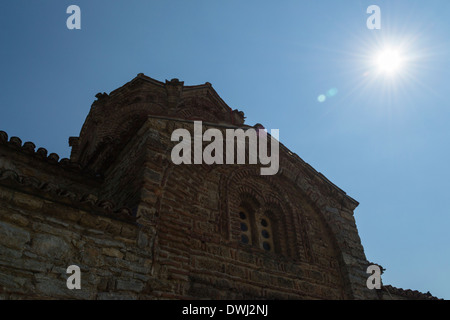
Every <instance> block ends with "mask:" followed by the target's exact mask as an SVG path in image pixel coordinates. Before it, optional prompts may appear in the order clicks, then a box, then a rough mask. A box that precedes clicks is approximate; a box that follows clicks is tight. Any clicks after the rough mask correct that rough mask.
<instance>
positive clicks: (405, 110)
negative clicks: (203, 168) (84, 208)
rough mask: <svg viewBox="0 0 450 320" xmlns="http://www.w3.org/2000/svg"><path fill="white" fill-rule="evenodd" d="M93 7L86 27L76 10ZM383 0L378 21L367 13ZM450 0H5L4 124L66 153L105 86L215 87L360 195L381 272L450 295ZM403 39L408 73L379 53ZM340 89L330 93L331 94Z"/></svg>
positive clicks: (363, 224) (360, 215) (0, 28)
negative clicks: (145, 82)
mask: <svg viewBox="0 0 450 320" xmlns="http://www.w3.org/2000/svg"><path fill="white" fill-rule="evenodd" d="M71 4H76V5H78V6H80V8H81V30H68V29H67V28H66V19H67V17H68V16H69V15H68V14H66V8H67V7H68V6H69V5H71ZM371 4H376V5H378V6H379V7H380V8H381V29H380V30H369V29H368V28H367V27H366V20H367V18H368V17H369V14H367V13H366V9H367V7H368V6H369V5H371ZM449 12H450V1H448V0H441V1H437V0H434V1H433V0H427V1H425V0H420V1H417V0H416V1H414V0H408V1H406V0H396V1H382V0H370V1H361V0H347V1H327V0H317V1H306V0H304V1H300V0H296V1H261V0H259V1H229V0H227V1H206V0H205V1H197V0H193V1H137V0H136V1H124V0H115V1H106V0H95V1H84V0H72V1H62V0H53V1H50V0H42V1H31V0H28V1H23V0H14V1H13V0H9V1H1V2H0V44H1V50H0V70H1V72H0V84H1V94H0V107H1V113H0V130H4V131H6V132H7V133H8V134H9V136H18V137H20V138H21V139H22V141H33V142H34V143H35V144H36V145H37V146H38V147H45V148H47V149H48V151H49V152H56V153H58V154H59V155H60V156H61V157H69V152H70V149H69V147H68V142H67V140H68V137H69V136H78V134H79V131H80V129H81V125H82V124H83V122H84V119H85V117H86V115H87V114H88V112H89V109H90V105H91V103H92V102H93V101H94V100H95V98H94V96H95V94H96V93H97V92H107V93H109V92H110V91H112V90H114V89H116V88H117V87H119V86H121V85H123V84H125V83H126V82H128V81H129V80H131V79H132V78H134V77H135V76H136V75H137V74H138V73H140V72H142V73H144V74H146V75H148V76H150V77H152V78H155V79H157V80H160V81H164V80H165V79H171V78H179V79H180V80H182V81H184V82H185V84H186V85H196V84H202V83H205V82H206V81H208V82H211V83H212V85H213V87H214V88H215V89H216V91H217V92H218V93H219V95H220V96H221V97H222V98H223V99H224V101H226V102H227V103H228V105H229V106H230V107H232V108H233V109H234V108H237V109H240V110H243V111H244V112H245V114H246V116H247V123H248V124H250V125H253V124H255V123H257V122H259V123H262V124H263V125H264V126H265V127H266V128H268V129H272V128H273V129H279V130H280V140H281V142H282V143H283V144H285V145H286V146H287V147H288V148H290V149H291V150H292V151H293V152H295V153H297V154H298V155H299V156H300V157H301V158H302V159H304V160H305V161H306V162H308V163H309V164H311V165H312V166H313V167H314V168H315V169H316V170H318V171H320V172H322V173H323V174H324V175H325V176H326V177H328V178H329V179H330V180H331V181H332V182H334V183H335V184H336V185H338V186H339V187H340V188H342V189H343V190H345V191H346V192H347V193H348V194H349V195H350V196H352V197H353V198H355V199H356V200H358V201H359V202H360V205H359V207H358V208H357V209H356V211H355V218H356V222H357V226H358V229H359V233H360V237H361V240H362V244H363V246H364V248H365V253H366V255H367V258H368V260H369V261H373V262H376V263H379V264H381V265H382V266H384V267H385V268H386V269H387V270H386V272H385V274H384V275H383V282H384V283H385V284H391V285H393V286H396V287H401V288H405V289H414V290H420V291H422V292H427V291H430V292H431V293H432V294H434V295H436V296H438V297H440V298H445V299H450V275H449V270H450V254H449V248H448V245H449V243H450V241H449V240H450V235H449V230H448V228H449V225H450V216H449V214H450V166H449V163H450V149H449V141H450V127H449V120H450V108H449V107H450V106H449V104H450V102H449V95H450V87H449V78H450V42H449V34H450V20H449ZM389 44H390V45H391V46H394V47H395V46H401V50H402V52H403V53H402V55H403V56H404V59H405V61H404V63H403V67H402V68H401V69H400V70H398V72H397V73H396V74H394V75H392V76H390V77H388V76H385V75H378V74H376V70H375V69H374V67H373V66H372V65H371V61H372V59H373V56H374V55H376V53H377V52H378V51H379V50H381V49H382V48H384V47H385V46H387V45H389ZM332 88H335V89H336V90H337V91H336V90H335V91H334V92H335V93H336V92H337V94H335V95H334V96H330V97H328V98H327V99H326V100H325V101H324V102H319V101H318V96H319V95H320V94H324V95H326V93H327V91H328V90H330V89H332Z"/></svg>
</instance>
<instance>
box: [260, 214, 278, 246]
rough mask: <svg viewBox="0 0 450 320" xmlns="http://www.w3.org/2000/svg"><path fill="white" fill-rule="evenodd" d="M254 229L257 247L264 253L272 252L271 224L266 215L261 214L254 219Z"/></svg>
mask: <svg viewBox="0 0 450 320" xmlns="http://www.w3.org/2000/svg"><path fill="white" fill-rule="evenodd" d="M256 229H257V232H258V235H257V238H258V243H259V247H260V248H261V249H263V250H265V251H268V252H273V251H274V243H273V232H272V223H271V221H270V219H269V217H268V214H261V215H260V216H259V217H258V219H256Z"/></svg>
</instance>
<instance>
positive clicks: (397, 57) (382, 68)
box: [374, 48, 405, 76]
mask: <svg viewBox="0 0 450 320" xmlns="http://www.w3.org/2000/svg"><path fill="white" fill-rule="evenodd" d="M374 60H375V61H374V64H375V66H376V69H377V70H378V72H379V73H383V74H386V75H389V76H393V75H395V74H398V73H399V72H400V71H401V70H402V67H403V64H404V62H405V58H404V56H403V55H402V53H401V52H400V50H398V49H396V48H385V49H383V50H381V51H380V52H378V54H376V56H375V59H374Z"/></svg>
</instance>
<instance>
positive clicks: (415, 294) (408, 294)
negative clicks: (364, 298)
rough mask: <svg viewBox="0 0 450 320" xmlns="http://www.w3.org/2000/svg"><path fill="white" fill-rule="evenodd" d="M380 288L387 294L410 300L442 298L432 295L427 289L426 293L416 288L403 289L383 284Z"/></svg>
mask: <svg viewBox="0 0 450 320" xmlns="http://www.w3.org/2000/svg"><path fill="white" fill-rule="evenodd" d="M381 289H382V290H383V291H386V292H387V293H388V294H395V295H397V296H401V297H405V298H407V299H410V300H443V299H439V298H437V297H435V296H433V295H432V294H431V293H430V292H429V291H428V292H427V293H422V292H420V291H417V290H410V289H406V290H405V289H401V288H396V287H393V286H391V285H386V286H383V287H382V288H381Z"/></svg>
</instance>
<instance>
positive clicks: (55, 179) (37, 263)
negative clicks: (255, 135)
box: [0, 75, 379, 299]
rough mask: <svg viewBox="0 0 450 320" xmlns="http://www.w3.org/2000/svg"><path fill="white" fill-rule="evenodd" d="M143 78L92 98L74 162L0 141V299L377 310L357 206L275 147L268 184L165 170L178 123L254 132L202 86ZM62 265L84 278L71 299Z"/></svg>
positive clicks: (230, 168) (182, 168)
mask: <svg viewBox="0 0 450 320" xmlns="http://www.w3.org/2000/svg"><path fill="white" fill-rule="evenodd" d="M148 79H150V78H148ZM148 79H147V78H145V77H144V76H142V75H140V76H138V77H137V79H135V80H136V81H135V80H133V81H132V82H130V83H129V84H127V85H125V86H124V87H122V88H119V89H118V90H116V91H114V92H112V93H111V94H110V95H106V94H104V95H98V99H99V100H98V101H97V102H96V103H94V104H93V106H92V109H91V113H90V115H89V116H88V119H87V121H86V123H85V125H84V126H83V130H82V132H81V135H80V138H78V137H73V138H71V139H70V143H71V145H72V147H73V152H72V158H71V160H69V159H61V160H60V159H59V157H58V156H57V155H54V154H51V155H48V156H47V152H46V150H43V149H42V148H40V149H38V150H37V151H35V150H34V149H35V146H34V145H33V144H32V143H28V142H27V143H25V144H23V145H22V142H21V141H20V139H18V138H15V137H12V138H10V139H9V140H8V137H7V135H6V134H5V133H3V132H0V295H1V296H0V297H2V298H5V299H20V298H27V299H47V298H48V299H54V298H64V299H65V298H74V299H116V298H117V299H167V298H168V299H186V298H191V299H197V298H200V299H378V298H379V297H378V296H377V295H376V293H375V292H374V291H371V290H368V289H367V287H366V280H367V277H368V275H367V274H366V269H367V266H368V265H369V263H368V262H367V260H366V257H365V255H364V250H363V247H362V245H361V241H360V238H359V235H358V231H357V227H356V223H355V219H354V216H353V211H354V209H355V208H356V206H357V205H358V203H357V202H356V201H355V200H353V199H352V198H351V197H349V196H348V195H346V194H345V192H344V191H342V190H341V189H339V188H338V187H337V186H335V185H334V184H332V183H331V182H330V181H328V180H327V179H326V178H325V177H324V176H323V175H321V174H320V173H318V172H317V171H315V170H314V169H313V168H312V167H311V166H309V165H308V164H307V163H305V162H304V161H303V160H302V159H301V158H299V157H298V156H297V155H296V154H293V153H292V152H291V151H289V149H287V148H286V147H285V146H283V145H280V170H279V172H278V173H277V174H276V175H274V176H261V175H260V170H259V168H260V165H204V164H201V165H200V164H198V165H194V164H192V165H178V166H177V165H174V164H173V162H172V161H171V157H170V154H171V150H172V148H173V146H174V145H175V144H176V143H175V142H172V141H171V134H172V132H173V131H174V130H175V129H177V128H185V129H188V130H189V131H190V132H193V120H192V119H180V118H179V117H180V116H183V117H187V118H188V117H191V116H193V117H194V118H196V117H200V118H202V114H203V113H205V112H206V113H205V114H204V118H206V119H212V120H214V121H215V120H217V121H218V122H215V123H208V122H204V123H203V124H204V128H203V129H204V130H206V129H208V128H218V129H221V130H222V132H225V129H227V128H237V127H238V126H239V127H242V128H247V129H248V128H250V127H249V126H245V125H242V121H243V114H241V113H240V112H238V111H237V110H231V109H230V108H229V107H228V106H226V104H225V103H224V102H223V101H222V100H221V99H220V97H218V95H217V94H216V93H215V91H213V90H212V88H211V86H210V84H205V85H202V86H198V87H195V86H194V87H189V88H185V87H183V83H182V82H178V81H175V80H173V81H171V82H167V83H166V84H165V85H164V84H163V83H160V82H157V81H155V80H152V81H150V80H148ZM152 88H153V89H152ZM165 95H167V96H165ZM147 100H148V101H150V100H151V101H153V104H150V107H147V104H146V101H147ZM123 101H125V102H126V103H125V102H123ZM148 101H147V102H148ZM210 103H212V104H213V105H214V108H209V109H208V108H207V107H208V106H209V104H210ZM122 104H125V105H126V106H125V109H121V106H122ZM164 104H167V106H168V107H169V109H168V111H167V114H164V112H165V109H164ZM156 105H157V106H158V107H157V108H156V107H155V106H156ZM152 108H153V109H155V108H156V109H155V110H157V112H156V113H157V114H153V115H152V114H151V113H152V110H153V109H152ZM103 109H104V110H103ZM102 110H103V111H102ZM134 113H136V114H134ZM124 114H126V117H125V118H124V117H122V116H121V115H124ZM92 143H94V144H92ZM242 210H248V215H249V216H250V217H251V218H249V220H248V226H247V227H249V228H250V231H249V232H248V234H249V235H251V237H250V238H251V241H250V243H244V242H243V241H242V232H243V231H242V230H243V229H242V226H241V224H242V223H243V221H242V218H241V217H240V212H241V211H242ZM261 217H265V219H267V220H268V221H270V241H271V242H270V249H264V247H263V246H262V245H261V244H262V242H261V241H260V239H261V238H260V236H259V234H260V229H258V228H261V226H260V225H259V224H258V223H259V222H258V221H260V218H261ZM258 219H259V220H258ZM69 265H78V266H79V267H80V268H81V272H82V289H81V290H69V289H67V287H66V279H67V278H68V275H67V274H66V269H67V267H68V266H69Z"/></svg>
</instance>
